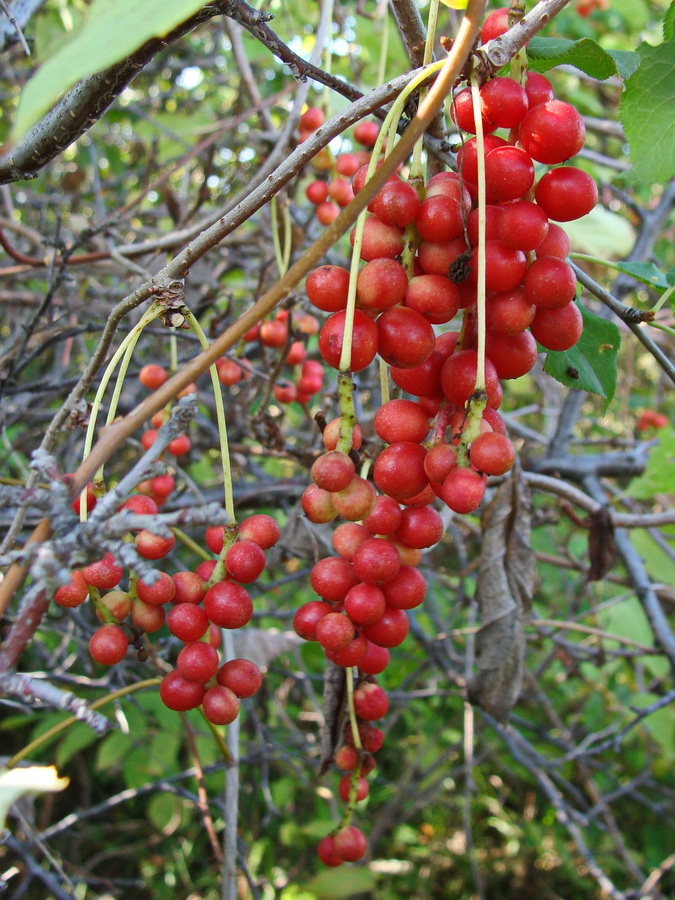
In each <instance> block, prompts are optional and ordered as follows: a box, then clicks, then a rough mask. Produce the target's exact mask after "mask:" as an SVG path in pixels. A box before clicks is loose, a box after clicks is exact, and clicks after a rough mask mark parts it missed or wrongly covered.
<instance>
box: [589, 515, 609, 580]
mask: <svg viewBox="0 0 675 900" xmlns="http://www.w3.org/2000/svg"><path fill="white" fill-rule="evenodd" d="M589 519H590V533H589V535H588V556H589V559H590V561H591V565H590V568H589V570H588V575H587V576H586V580H587V581H601V580H602V579H603V578H604V577H605V575H606V574H607V572H609V570H610V569H611V568H612V566H613V565H614V560H615V559H616V541H615V540H614V524H613V523H612V517H611V515H610V512H609V510H608V509H607V508H606V507H605V506H601V507H600V509H598V510H596V511H595V512H594V513H591V515H590V516H589Z"/></svg>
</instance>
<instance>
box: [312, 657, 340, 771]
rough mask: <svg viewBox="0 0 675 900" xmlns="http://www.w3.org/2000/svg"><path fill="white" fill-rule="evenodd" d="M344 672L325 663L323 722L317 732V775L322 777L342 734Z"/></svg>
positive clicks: (328, 662) (335, 666)
mask: <svg viewBox="0 0 675 900" xmlns="http://www.w3.org/2000/svg"><path fill="white" fill-rule="evenodd" d="M345 676H346V672H345V670H344V669H343V668H341V667H340V666H338V665H336V664H335V663H334V662H330V661H327V662H326V671H325V672H324V675H323V722H322V724H321V728H320V730H319V741H320V745H321V759H320V761H319V775H323V774H324V772H326V770H327V769H328V767H329V765H330V764H331V762H332V761H333V754H334V753H335V751H336V749H337V747H338V745H339V743H340V738H341V734H342V723H343V721H344V714H345V702H346V697H347V683H346V681H345Z"/></svg>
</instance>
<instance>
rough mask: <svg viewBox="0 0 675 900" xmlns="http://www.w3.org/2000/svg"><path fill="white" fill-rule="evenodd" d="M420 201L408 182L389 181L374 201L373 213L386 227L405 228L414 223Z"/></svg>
mask: <svg viewBox="0 0 675 900" xmlns="http://www.w3.org/2000/svg"><path fill="white" fill-rule="evenodd" d="M419 205H420V201H419V197H418V196H417V191H416V190H415V189H414V188H413V187H411V185H409V184H408V183H407V182H406V181H388V182H387V183H386V184H385V186H384V187H383V188H382V189H381V190H380V192H379V193H378V194H377V195H376V196H375V198H374V200H373V212H374V213H375V215H376V216H377V217H378V219H379V220H380V221H381V222H384V224H385V225H396V226H398V227H399V228H405V226H406V225H409V224H410V222H412V221H414V219H415V216H416V215H417V210H418V209H419Z"/></svg>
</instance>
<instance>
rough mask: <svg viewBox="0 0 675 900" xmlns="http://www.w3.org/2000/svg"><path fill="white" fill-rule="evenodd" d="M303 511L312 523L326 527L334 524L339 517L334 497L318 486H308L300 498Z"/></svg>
mask: <svg viewBox="0 0 675 900" xmlns="http://www.w3.org/2000/svg"><path fill="white" fill-rule="evenodd" d="M300 505H301V506H302V511H303V512H304V514H305V515H306V516H307V518H308V519H309V521H310V522H314V523H315V524H317V525H325V524H326V523H327V522H332V521H333V519H334V518H335V517H336V516H337V514H338V513H337V509H336V508H335V505H334V503H333V495H332V494H331V493H330V492H329V491H324V490H322V489H321V488H320V487H318V486H317V485H316V484H310V485H308V486H307V487H306V488H305V490H304V491H303V492H302V497H301V498H300Z"/></svg>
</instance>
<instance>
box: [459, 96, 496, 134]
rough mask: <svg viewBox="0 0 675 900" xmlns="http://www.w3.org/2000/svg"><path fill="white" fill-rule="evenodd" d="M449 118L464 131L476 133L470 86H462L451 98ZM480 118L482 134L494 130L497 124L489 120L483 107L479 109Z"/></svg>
mask: <svg viewBox="0 0 675 900" xmlns="http://www.w3.org/2000/svg"><path fill="white" fill-rule="evenodd" d="M450 118H451V119H452V121H453V122H454V123H455V125H457V127H458V128H459V129H461V130H462V131H466V132H468V133H469V134H475V133H476V120H475V116H474V111H473V97H472V94H471V88H468V87H467V88H463V89H462V90H461V91H459V93H457V94H455V96H454V97H453V98H452V102H451V104H450ZM481 120H482V123H483V134H489V133H490V132H491V131H495V130H496V128H497V124H496V123H495V122H491V121H490V119H489V118H488V117H487V115H486V114H485V112H484V110H483V109H481Z"/></svg>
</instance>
